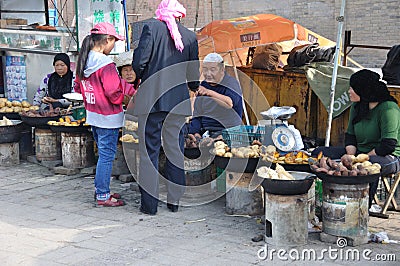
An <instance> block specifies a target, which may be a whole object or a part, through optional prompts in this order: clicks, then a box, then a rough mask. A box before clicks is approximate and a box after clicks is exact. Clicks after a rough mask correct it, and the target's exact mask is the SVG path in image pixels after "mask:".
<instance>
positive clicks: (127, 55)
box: [114, 51, 136, 84]
mask: <svg viewBox="0 0 400 266" xmlns="http://www.w3.org/2000/svg"><path fill="white" fill-rule="evenodd" d="M132 58H133V51H128V52H124V53H120V54H119V55H118V56H117V57H116V58H115V59H114V62H115V65H116V66H117V69H118V72H119V75H120V76H121V78H123V79H125V80H126V82H128V83H131V84H132V83H133V82H134V81H135V79H136V73H135V71H133V69H132Z"/></svg>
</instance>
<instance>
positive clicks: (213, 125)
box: [188, 53, 243, 140]
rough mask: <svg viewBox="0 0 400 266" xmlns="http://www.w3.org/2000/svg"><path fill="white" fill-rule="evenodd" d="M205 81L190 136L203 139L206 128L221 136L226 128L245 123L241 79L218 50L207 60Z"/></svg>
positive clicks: (204, 67)
mask: <svg viewBox="0 0 400 266" xmlns="http://www.w3.org/2000/svg"><path fill="white" fill-rule="evenodd" d="M202 74H203V77H204V81H202V82H201V84H200V87H199V89H198V91H197V92H196V98H195V101H194V111H193V118H192V120H191V122H190V125H189V130H188V133H189V134H188V137H189V138H190V139H193V140H196V139H200V138H201V137H202V135H203V134H204V133H205V132H207V131H208V132H209V135H210V137H214V138H215V137H217V136H218V135H220V134H221V131H222V130H223V129H225V128H230V127H234V126H238V125H240V124H241V123H242V112H243V104H242V90H241V88H240V85H239V82H238V81H237V80H236V79H235V78H233V77H231V76H229V75H228V74H227V73H226V72H225V66H224V61H223V58H222V57H221V56H220V55H219V54H217V53H210V54H208V55H207V56H206V57H205V58H204V60H203V67H202Z"/></svg>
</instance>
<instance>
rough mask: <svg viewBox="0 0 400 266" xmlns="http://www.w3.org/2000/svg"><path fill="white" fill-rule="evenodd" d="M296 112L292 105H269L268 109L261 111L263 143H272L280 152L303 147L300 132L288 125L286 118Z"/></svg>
mask: <svg viewBox="0 0 400 266" xmlns="http://www.w3.org/2000/svg"><path fill="white" fill-rule="evenodd" d="M294 113H296V109H295V108H294V107H289V106H283V107H275V106H274V107H271V108H270V109H269V110H268V111H264V112H261V115H262V116H263V118H264V119H265V120H263V122H262V125H263V126H265V134H264V137H263V145H266V146H268V145H274V146H275V147H276V148H277V149H278V150H279V151H281V152H284V153H285V152H286V153H287V152H291V151H295V150H300V149H302V148H303V147H304V145H303V141H302V140H301V135H300V132H299V131H298V130H297V129H296V128H295V127H294V126H293V125H289V124H288V122H287V120H288V119H289V118H290V117H292V115H293V114H294Z"/></svg>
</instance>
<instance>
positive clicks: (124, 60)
mask: <svg viewBox="0 0 400 266" xmlns="http://www.w3.org/2000/svg"><path fill="white" fill-rule="evenodd" d="M132 59H133V50H131V51H128V52H124V53H120V54H119V55H118V56H117V57H115V58H114V62H115V64H116V65H117V67H121V66H126V65H132Z"/></svg>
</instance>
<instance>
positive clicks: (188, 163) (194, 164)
mask: <svg viewBox="0 0 400 266" xmlns="http://www.w3.org/2000/svg"><path fill="white" fill-rule="evenodd" d="M211 163H212V158H202V157H199V158H197V159H189V158H186V157H185V159H184V169H185V177H186V186H200V185H204V184H207V183H210V182H211V181H212V179H213V178H212V166H213V165H212V164H211Z"/></svg>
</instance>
